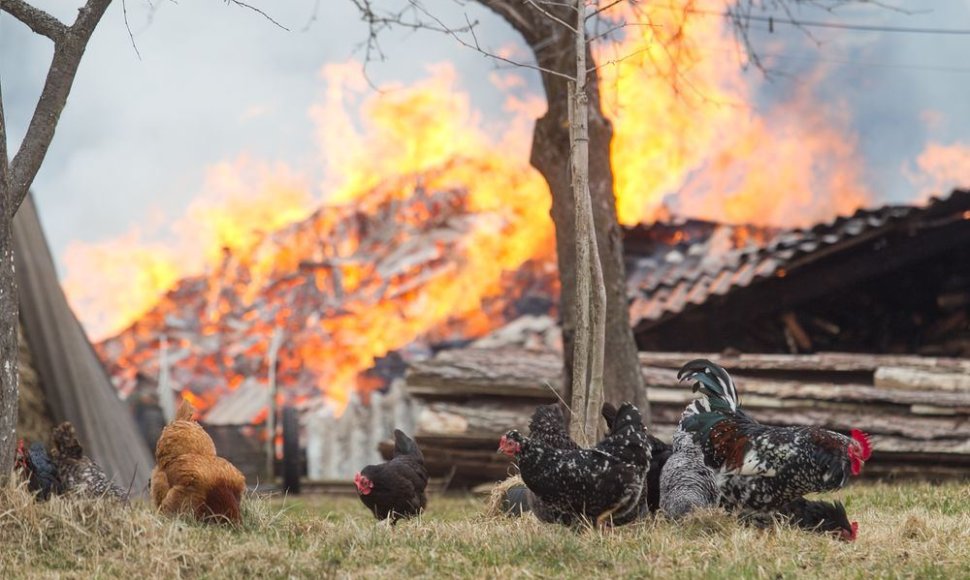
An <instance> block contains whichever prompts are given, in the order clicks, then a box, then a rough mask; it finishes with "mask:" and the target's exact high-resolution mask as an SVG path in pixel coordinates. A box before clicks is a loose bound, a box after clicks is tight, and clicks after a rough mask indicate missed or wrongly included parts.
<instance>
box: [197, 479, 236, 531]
mask: <svg viewBox="0 0 970 580" xmlns="http://www.w3.org/2000/svg"><path fill="white" fill-rule="evenodd" d="M199 511H200V513H198V514H196V515H197V517H198V518H199V519H200V520H202V521H206V522H213V523H219V522H223V523H225V522H229V523H233V524H238V523H240V522H242V510H241V509H240V507H239V495H238V494H237V493H236V492H235V491H233V489H232V487H231V486H229V485H228V484H225V483H224V484H221V485H215V486H213V487H211V488H210V489H209V491H208V493H206V496H205V502H204V503H203V504H202V505H201V506H200V507H199Z"/></svg>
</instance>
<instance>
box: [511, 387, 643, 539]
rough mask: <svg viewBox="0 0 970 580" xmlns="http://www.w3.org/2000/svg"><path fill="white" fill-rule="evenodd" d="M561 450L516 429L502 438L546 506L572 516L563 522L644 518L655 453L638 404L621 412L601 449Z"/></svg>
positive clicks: (526, 478) (531, 486)
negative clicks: (643, 508)
mask: <svg viewBox="0 0 970 580" xmlns="http://www.w3.org/2000/svg"><path fill="white" fill-rule="evenodd" d="M560 443H562V440H561V439H560ZM555 445H556V443H554V442H553V443H550V442H548V441H546V440H545V439H544V438H543V437H542V436H539V437H536V438H533V437H526V436H525V435H522V434H521V433H519V432H518V431H515V430H512V431H509V432H508V433H506V434H505V435H504V436H503V437H502V440H501V441H500V443H499V450H500V451H502V452H504V453H506V454H509V455H512V456H514V457H515V458H516V459H517V462H518V465H519V471H520V473H521V475H522V480H523V481H524V482H525V484H526V486H528V488H529V490H530V491H531V492H532V493H533V494H535V496H536V497H537V498H538V499H539V500H540V501H541V502H542V503H543V504H544V505H545V506H547V507H548V508H549V509H551V510H553V511H554V512H555V513H561V514H569V516H570V517H569V518H567V519H568V520H569V521H568V522H566V521H563V522H562V523H572V522H573V521H578V520H585V521H589V522H595V523H596V525H597V526H599V527H602V526H604V525H606V523H607V522H609V521H613V522H614V523H615V524H619V523H623V522H626V521H631V520H632V519H633V518H635V517H636V516H637V515H638V513H639V511H638V510H640V509H641V507H642V505H643V504H642V502H641V499H642V497H643V495H644V493H645V492H646V485H647V472H648V470H649V466H650V453H651V452H650V443H649V441H648V439H647V432H646V428H645V427H644V425H643V419H642V418H641V416H640V411H639V410H638V409H637V408H636V407H635V406H634V405H632V404H629V403H624V404H623V405H622V406H621V407H620V409H619V411H618V412H617V416H616V420H615V422H614V425H613V430H612V431H611V433H610V434H609V435H608V436H606V437H605V438H604V439H603V440H602V441H600V442H599V443H598V444H597V445H596V446H595V447H593V448H589V449H582V448H569V449H562V448H558V447H556V446H555ZM570 447H572V445H570Z"/></svg>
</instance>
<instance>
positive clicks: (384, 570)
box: [0, 484, 970, 578]
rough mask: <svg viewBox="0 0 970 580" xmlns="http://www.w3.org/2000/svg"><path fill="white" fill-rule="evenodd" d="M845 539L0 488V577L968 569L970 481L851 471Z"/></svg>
mask: <svg viewBox="0 0 970 580" xmlns="http://www.w3.org/2000/svg"><path fill="white" fill-rule="evenodd" d="M841 498H842V499H843V500H845V501H846V502H847V504H848V509H849V512H850V516H851V517H852V518H853V519H857V520H859V522H860V539H859V540H858V541H857V542H855V543H853V544H846V543H842V542H838V541H833V540H830V539H828V538H826V537H822V536H819V535H815V534H808V533H804V532H800V531H797V530H792V529H787V528H782V529H774V530H767V531H762V530H757V529H753V528H748V527H744V526H739V525H738V524H737V523H736V522H735V521H734V520H733V519H731V518H729V517H727V516H725V515H723V514H706V515H702V516H699V517H695V518H692V519H690V521H688V522H685V523H683V524H681V525H675V524H672V523H669V522H666V521H663V520H656V521H653V520H651V521H647V522H644V523H642V524H638V525H634V526H628V527H625V528H620V529H618V530H615V531H613V532H611V533H607V534H600V533H598V532H592V531H578V532H577V531H572V530H567V529H564V528H560V527H556V526H547V525H543V524H540V523H538V522H537V521H535V520H534V519H533V518H531V517H525V518H515V519H507V518H504V517H497V518H486V517H484V516H482V515H481V514H482V511H483V507H484V501H483V500H481V499H477V498H470V497H461V498H459V497H449V498H432V499H431V502H430V509H429V511H428V513H427V514H426V515H425V516H423V517H422V518H421V519H419V520H414V521H410V522H402V523H401V524H399V525H398V526H396V528H390V527H388V526H385V525H376V522H374V520H373V519H372V518H371V516H370V513H369V512H367V511H365V509H364V507H363V506H362V505H361V504H360V503H359V502H358V501H357V500H356V499H355V498H325V497H317V498H300V499H289V500H282V499H273V500H266V499H251V500H249V501H247V502H246V506H245V524H244V526H242V527H241V528H238V529H229V528H224V527H206V526H201V525H198V524H195V523H192V522H186V521H177V520H169V519H166V518H162V517H160V516H157V515H156V514H154V513H153V512H152V511H151V510H150V509H149V508H148V507H147V506H146V505H144V504H135V505H133V506H130V507H120V506H118V505H116V504H110V503H104V502H91V501H87V502H85V501H77V500H64V499H59V498H58V499H55V500H53V501H51V502H48V503H45V504H35V503H33V502H32V501H31V499H30V497H29V496H28V495H27V494H26V493H24V492H23V491H21V490H20V489H9V488H8V489H0V506H2V507H0V542H2V546H3V548H2V551H0V572H2V574H0V576H2V577H3V578H32V577H44V578H47V577H63V578H92V577H109V578H115V577H121V578H131V577H139V578H156V577H165V578H178V577H183V578H247V577H260V578H285V577H298V578H300V577H311V578H320V577H350V576H354V577H384V578H402V577H403V578H407V577H475V578H521V577H545V578H553V577H555V578H558V577H590V576H609V577H631V576H637V577H661V578H708V577H709V578H721V577H724V578H728V577H730V578H738V577H754V578H779V577H795V576H798V577H821V578H835V577H850V578H863V577H865V578H872V577H920V578H932V577H938V578H966V577H970V487H968V486H967V485H966V484H947V485H943V486H938V487H934V486H931V485H927V484H908V485H872V486H856V487H852V488H850V489H849V490H846V492H844V493H843V494H841Z"/></svg>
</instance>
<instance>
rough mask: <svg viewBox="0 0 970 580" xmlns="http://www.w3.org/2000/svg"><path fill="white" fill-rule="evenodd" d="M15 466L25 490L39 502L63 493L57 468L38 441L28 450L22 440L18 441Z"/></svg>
mask: <svg viewBox="0 0 970 580" xmlns="http://www.w3.org/2000/svg"><path fill="white" fill-rule="evenodd" d="M15 466H16V468H17V470H18V471H20V473H21V474H22V475H23V476H24V478H25V479H26V480H27V489H28V490H30V491H31V492H33V493H35V494H36V495H37V498H38V499H40V500H41V501H44V500H47V499H50V497H51V496H52V495H59V494H61V493H63V491H64V486H63V485H61V478H60V475H59V474H58V473H57V466H55V465H54V463H53V462H52V461H51V456H50V454H49V453H48V452H47V448H46V447H44V444H43V443H41V442H40V441H34V442H33V443H31V444H30V449H29V450H28V449H27V447H26V446H25V445H24V440H23V439H21V440H19V441H18V442H17V459H16V463H15Z"/></svg>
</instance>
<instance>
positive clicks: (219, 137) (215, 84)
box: [0, 0, 970, 258]
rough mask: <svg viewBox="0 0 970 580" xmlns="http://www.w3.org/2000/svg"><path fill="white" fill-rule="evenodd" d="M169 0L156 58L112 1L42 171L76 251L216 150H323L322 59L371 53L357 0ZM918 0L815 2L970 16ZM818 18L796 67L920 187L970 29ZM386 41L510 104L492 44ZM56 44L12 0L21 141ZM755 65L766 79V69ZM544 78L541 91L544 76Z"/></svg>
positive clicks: (169, 192) (500, 26)
mask: <svg viewBox="0 0 970 580" xmlns="http://www.w3.org/2000/svg"><path fill="white" fill-rule="evenodd" d="M156 1H157V2H159V3H160V5H159V9H158V10H157V11H156V12H155V13H154V16H153V18H151V19H150V12H149V9H148V5H147V4H146V2H145V1H144V0H140V1H139V0H128V17H129V21H130V23H131V27H132V30H133V33H134V36H135V40H136V42H137V46H138V49H139V51H140V53H141V58H140V59H139V58H138V56H137V55H136V54H135V51H134V49H133V48H132V46H131V41H130V40H129V38H128V33H127V31H126V28H125V24H124V20H123V13H122V3H121V2H115V3H113V4H112V6H111V7H110V9H109V10H108V13H107V15H106V17H105V19H104V20H103V21H102V23H101V24H100V26H99V28H98V30H97V31H96V33H95V35H94V38H93V40H92V42H91V44H90V46H89V48H88V50H87V53H86V54H85V56H84V60H83V62H82V63H81V69H80V72H79V73H78V76H77V79H76V82H75V86H74V89H73V92H72V93H71V97H70V100H69V102H68V105H67V108H66V109H65V111H64V114H63V116H62V117H61V122H60V125H59V126H58V129H57V134H56V137H55V139H54V143H53V145H52V147H51V149H50V152H49V153H48V155H47V159H46V161H45V164H44V166H43V168H42V169H41V171H40V174H39V175H38V177H37V179H36V181H35V182H34V186H33V190H34V191H35V194H36V197H37V200H38V203H39V208H40V213H41V216H42V219H43V222H44V225H45V227H46V229H47V234H48V237H49V239H50V242H51V244H52V246H53V250H54V252H55V254H56V255H57V256H58V257H59V258H61V257H62V256H63V252H64V250H65V248H66V246H67V244H68V243H69V242H70V241H71V240H82V241H97V240H103V239H108V238H114V237H117V236H120V235H122V234H123V233H124V232H126V231H128V229H129V228H130V227H131V225H132V224H138V223H147V222H151V221H157V220H158V219H159V216H163V217H164V216H167V217H169V218H175V217H177V216H178V215H180V213H181V211H182V210H183V209H184V207H185V206H186V205H187V204H188V202H189V201H190V200H191V199H193V198H194V197H195V196H196V195H198V193H199V191H200V187H201V186H202V183H203V178H204V174H205V171H206V168H207V167H210V166H212V165H213V164H216V163H218V162H220V161H226V160H231V159H235V158H237V157H238V156H239V155H241V154H249V155H252V156H254V157H257V158H260V159H266V160H274V159H278V160H285V161H286V162H287V163H289V164H292V165H295V166H303V165H306V164H311V163H313V159H314V157H315V156H317V155H318V148H317V147H316V144H315V141H314V139H315V135H314V132H313V130H311V129H309V128H308V127H309V126H310V125H311V120H310V117H309V114H308V110H309V109H310V107H311V105H312V104H314V103H316V102H319V100H320V98H321V95H322V94H323V92H324V90H325V86H324V84H323V82H322V80H321V76H320V74H319V71H320V70H321V68H322V67H323V65H325V64H327V63H332V62H342V61H345V60H347V59H348V58H350V57H352V56H355V52H354V49H355V47H356V46H357V45H358V43H360V41H362V40H363V39H364V38H365V36H366V29H365V27H364V26H363V24H361V23H360V21H359V19H358V17H357V12H356V10H355V9H354V8H353V6H352V5H351V3H350V2H349V1H348V0H321V2H320V4H321V5H322V7H321V12H320V13H319V14H318V18H317V20H316V21H315V22H311V23H309V26H307V24H308V21H309V19H310V16H311V14H312V13H313V12H314V2H313V1H312V0H309V1H303V2H298V1H296V0H292V1H289V2H259V3H256V4H257V5H259V6H263V7H265V10H266V11H267V12H268V13H270V14H271V15H272V16H273V17H274V18H276V19H277V20H278V21H280V22H281V23H283V24H284V25H285V26H287V27H288V28H289V29H290V32H286V31H283V30H281V29H279V28H277V27H275V26H273V25H271V24H269V23H268V22H267V21H266V20H264V19H263V18H261V17H260V16H259V15H257V14H254V13H252V12H251V11H248V10H245V9H241V8H239V7H236V6H227V5H226V4H225V3H224V2H221V1H218V0H197V1H195V2H180V3H178V4H176V3H174V2H166V1H163V0H156ZM34 3H35V4H38V5H40V6H42V7H44V8H45V9H48V10H49V11H51V12H53V13H54V14H55V15H57V16H58V17H59V18H61V19H62V20H63V21H65V22H70V21H72V20H73V16H74V9H73V8H71V7H70V5H71V4H73V3H72V2H67V1H65V0H47V1H43V2H42V1H39V0H35V1H34ZM426 3H427V4H428V5H429V6H431V7H435V6H436V5H441V9H442V10H445V14H446V15H448V16H449V17H451V18H453V21H458V20H457V19H460V18H462V16H461V11H462V10H467V11H469V12H470V13H471V17H472V18H473V19H480V20H481V22H482V26H483V29H482V30H481V31H480V33H479V37H480V38H484V39H488V41H489V43H490V44H491V45H492V46H495V47H499V46H506V45H509V44H510V43H519V44H521V41H520V40H519V39H518V38H517V37H516V35H515V34H514V33H513V32H512V31H511V29H509V28H508V27H507V26H506V25H505V24H504V23H503V22H501V21H500V20H499V19H498V18H496V17H493V16H492V15H491V14H490V13H488V12H487V11H483V10H481V9H479V8H477V6H476V5H475V4H474V3H469V6H468V7H467V8H463V9H458V8H456V7H455V4H454V2H452V1H451V0H428V1H427V2H426ZM901 4H903V3H901ZM904 4H907V5H912V4H920V5H925V6H932V10H933V11H932V12H930V13H927V14H915V15H905V14H899V13H894V12H891V11H886V10H879V9H874V8H866V9H859V10H854V11H849V12H845V13H837V14H835V15H829V14H819V13H806V15H805V17H806V18H809V17H811V18H812V19H815V20H830V21H831V20H838V21H845V22H865V23H868V24H877V25H896V26H920V27H945V28H952V27H961V26H962V27H970V2H968V1H965V0H949V1H943V0H940V1H936V2H931V3H904ZM324 6H325V12H323V7H324ZM436 9H437V8H436ZM817 34H818V37H819V39H821V40H822V41H823V45H822V46H821V47H820V48H817V49H816V48H812V49H810V50H808V51H805V50H800V51H791V52H788V53H787V54H789V55H795V56H797V58H795V59H790V60H788V61H783V60H779V61H777V65H778V66H779V67H781V68H784V69H787V70H789V71H792V72H797V71H799V70H804V69H806V68H808V67H809V66H810V65H812V66H814V65H817V63H818V62H819V61H822V62H827V63H828V64H829V65H831V66H830V67H829V68H830V72H831V74H830V77H829V78H828V79H827V80H826V84H825V91H826V92H828V93H829V94H830V95H831V96H832V97H833V98H835V97H838V98H840V99H843V100H845V101H846V102H848V103H849V104H850V107H851V108H852V109H853V117H852V118H853V119H854V120H853V124H854V128H855V130H856V131H857V133H858V134H859V136H860V144H861V147H862V150H863V152H864V154H865V156H866V158H867V159H868V160H869V161H870V163H869V167H870V169H869V173H868V177H869V179H870V181H871V183H872V186H873V189H875V190H877V191H881V192H884V193H883V195H884V198H885V199H886V200H900V199H904V198H906V197H907V196H909V195H911V194H912V187H911V186H910V185H907V184H906V183H905V181H904V180H902V178H901V176H900V167H901V165H902V164H903V163H905V161H906V160H907V159H912V158H913V157H914V156H915V155H916V154H917V153H918V152H919V151H921V150H922V149H923V147H924V145H925V143H926V142H927V141H928V140H930V139H935V140H939V141H942V142H954V141H959V140H962V141H963V142H970V97H968V94H970V91H968V88H970V62H967V58H966V56H967V55H968V54H970V37H967V36H945V35H914V34H888V33H878V32H871V33H869V32H845V31H826V30H820V31H818V32H817ZM801 44H805V43H804V42H802V43H801ZM385 46H386V47H387V48H388V49H389V50H388V54H389V57H390V58H389V61H388V62H387V63H385V64H380V65H377V66H375V67H373V68H372V73H373V76H374V78H375V79H376V80H377V81H378V82H380V81H381V80H385V79H395V80H408V79H414V78H418V77H420V76H422V74H423V72H424V67H425V66H426V65H428V64H429V63H434V62H440V61H445V60H447V61H450V62H452V63H454V65H455V68H456V70H458V71H459V73H460V75H461V77H462V85H463V86H464V87H465V88H467V89H469V90H470V93H471V94H472V96H473V100H474V103H473V104H474V105H475V106H476V107H477V108H479V109H481V110H483V111H486V112H487V111H496V112H497V111H498V110H499V107H500V103H501V102H502V99H503V98H504V97H503V95H502V94H501V93H500V92H499V91H498V90H497V89H496V88H495V87H493V86H492V85H491V84H490V83H489V82H488V81H487V80H486V79H487V77H488V73H489V72H490V71H491V70H493V67H494V65H493V64H492V63H490V62H488V61H486V60H485V59H483V58H482V57H481V56H480V55H478V54H477V53H475V52H473V51H470V50H467V49H462V48H460V47H457V46H456V44H455V42H454V41H453V40H451V39H449V38H447V37H444V36H442V35H436V34H433V33H421V34H410V33H403V32H398V33H395V34H393V35H391V36H388V37H387V38H386V39H385ZM51 54H52V47H51V43H50V42H49V41H48V40H47V39H45V38H41V37H38V36H36V35H33V34H31V33H30V31H29V30H28V29H26V28H25V27H24V26H22V25H21V24H20V23H18V22H16V21H15V20H13V19H12V18H10V17H9V16H6V15H3V16H0V82H2V90H3V97H4V106H5V113H6V115H7V121H8V126H9V130H8V134H9V135H10V139H11V141H12V143H11V145H12V146H13V147H16V145H17V144H18V143H19V141H20V139H21V138H22V135H23V132H24V130H25V127H26V124H27V121H28V119H29V114H30V112H31V111H32V108H33V106H34V104H35V102H36V99H37V95H38V94H39V92H40V89H41V87H42V84H43V79H44V75H45V74H46V71H47V66H48V64H49V61H50V57H51ZM845 62H852V63H855V64H845ZM859 63H863V64H859ZM749 75H750V76H752V78H753V79H754V80H753V81H752V82H756V81H758V73H756V72H751V73H749ZM797 78H798V77H797V76H793V77H790V78H787V79H781V80H779V81H777V82H775V83H772V84H771V85H767V86H766V87H765V88H762V89H761V92H760V100H761V101H763V102H766V103H770V102H771V100H772V99H776V98H782V97H783V96H784V95H785V94H786V92H790V91H791V90H792V88H793V86H797V82H798V80H797ZM530 79H531V81H530V82H532V84H533V86H534V87H535V88H536V90H537V91H538V86H537V85H536V81H535V78H534V76H533V77H530ZM758 82H760V81H758ZM820 106H824V105H823V104H822V103H820ZM927 111H932V112H933V113H927Z"/></svg>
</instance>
